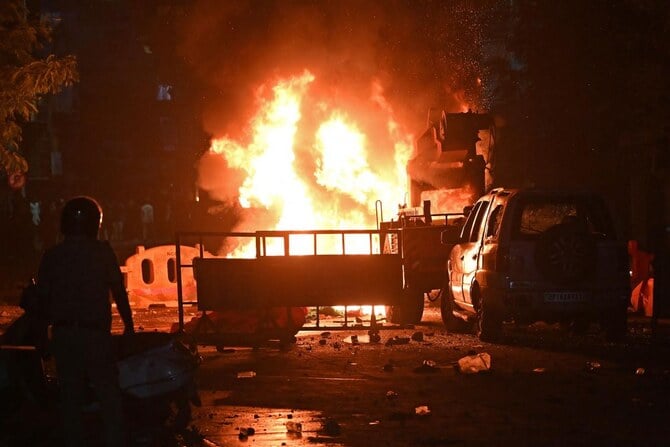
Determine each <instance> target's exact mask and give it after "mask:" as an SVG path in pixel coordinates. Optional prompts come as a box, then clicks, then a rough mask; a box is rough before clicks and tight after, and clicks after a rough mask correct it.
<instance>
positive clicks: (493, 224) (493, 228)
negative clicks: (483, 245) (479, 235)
mask: <svg viewBox="0 0 670 447" xmlns="http://www.w3.org/2000/svg"><path fill="white" fill-rule="evenodd" d="M502 209H503V206H502V205H501V204H498V206H496V207H495V208H494V209H493V211H491V215H490V216H489V220H488V223H487V224H486V234H485V235H484V238H485V239H487V238H497V237H498V231H499V230H500V221H501V217H502Z"/></svg>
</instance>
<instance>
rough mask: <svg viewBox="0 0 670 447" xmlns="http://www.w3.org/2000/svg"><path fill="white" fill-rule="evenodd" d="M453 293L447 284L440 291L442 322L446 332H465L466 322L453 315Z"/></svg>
mask: <svg viewBox="0 0 670 447" xmlns="http://www.w3.org/2000/svg"><path fill="white" fill-rule="evenodd" d="M454 305H455V304H454V295H452V293H451V287H450V286H449V285H448V284H447V285H446V286H444V287H443V288H442V290H441V291H440V314H441V316H442V323H444V327H445V328H447V331H448V332H451V333H460V332H466V330H467V327H466V326H467V325H466V322H465V321H464V320H463V319H462V318H459V317H457V316H456V315H454Z"/></svg>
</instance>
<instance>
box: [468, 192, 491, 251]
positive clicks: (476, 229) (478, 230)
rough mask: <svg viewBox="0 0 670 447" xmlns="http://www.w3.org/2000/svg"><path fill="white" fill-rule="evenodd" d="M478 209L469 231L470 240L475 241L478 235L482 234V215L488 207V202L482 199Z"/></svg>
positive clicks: (484, 214)
mask: <svg viewBox="0 0 670 447" xmlns="http://www.w3.org/2000/svg"><path fill="white" fill-rule="evenodd" d="M481 204H482V205H481V206H480V207H479V210H477V217H476V218H475V224H474V226H473V227H472V232H471V233H470V242H476V241H477V239H479V235H480V234H482V223H483V222H484V216H486V212H487V211H488V209H489V204H490V202H488V201H483V202H481Z"/></svg>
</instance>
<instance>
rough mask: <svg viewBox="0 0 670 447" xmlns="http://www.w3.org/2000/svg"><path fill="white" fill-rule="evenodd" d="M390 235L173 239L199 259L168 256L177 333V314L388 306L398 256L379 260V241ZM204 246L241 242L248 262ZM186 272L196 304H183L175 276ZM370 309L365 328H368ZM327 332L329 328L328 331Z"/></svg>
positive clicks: (398, 281) (395, 298) (397, 278)
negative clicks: (173, 269)
mask: <svg viewBox="0 0 670 447" xmlns="http://www.w3.org/2000/svg"><path fill="white" fill-rule="evenodd" d="M397 233H398V232H397V230H393V229H391V230H388V229H387V230H302V231H257V232H221V233H217V232H179V233H177V234H176V241H175V245H176V246H177V247H179V246H180V245H184V244H186V243H188V242H195V243H197V246H198V247H199V249H200V256H199V257H196V258H194V259H193V262H192V263H191V264H182V260H181V257H180V253H179V250H176V266H177V301H178V308H179V328H180V330H181V331H183V329H184V306H185V305H197V306H198V310H199V311H202V312H203V316H206V312H208V311H219V310H227V311H228V310H248V309H259V310H268V309H271V308H276V307H287V308H290V307H316V308H317V312H316V315H317V319H316V326H315V327H314V329H317V328H318V329H323V328H324V327H325V326H322V325H321V324H320V320H319V307H322V306H345V312H344V326H343V328H347V327H350V326H349V322H348V319H347V312H346V306H349V305H372V306H374V305H395V304H400V303H401V301H402V300H403V293H402V292H403V286H404V284H403V263H402V253H399V252H395V253H388V251H387V252H386V253H385V250H384V248H383V246H384V241H385V239H386V238H387V237H388V236H389V235H390V234H396V235H397ZM206 240H215V241H218V242H219V243H225V242H226V241H231V240H232V241H236V242H240V241H246V244H245V245H247V246H250V247H252V251H253V256H254V257H247V258H237V257H235V258H230V257H217V256H212V257H208V256H206V252H205V245H206V244H205V242H206ZM185 268H192V269H193V273H194V277H195V281H196V289H197V294H196V295H197V298H196V301H184V299H183V293H182V269H185ZM374 324H375V321H374V307H373V316H372V322H371V325H374ZM329 328H333V327H329Z"/></svg>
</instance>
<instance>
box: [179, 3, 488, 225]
mask: <svg viewBox="0 0 670 447" xmlns="http://www.w3.org/2000/svg"><path fill="white" fill-rule="evenodd" d="M467 5H468V2H465V1H461V2H449V3H448V4H442V2H428V1H394V0H388V1H350V0H343V1H329V0H325V1H293V0H283V1H268V0H263V1H260V0H259V1H252V0H249V1H235V2H219V1H216V0H202V1H198V2H196V3H195V4H194V6H193V8H191V9H190V10H189V13H188V15H187V17H186V19H185V20H184V23H183V26H182V32H181V42H182V43H181V44H180V46H179V51H180V54H181V55H182V57H183V58H184V59H185V60H186V61H187V63H188V64H189V65H190V67H191V68H192V70H193V71H194V72H195V73H196V74H197V76H198V77H199V79H200V81H201V82H202V83H203V84H205V86H206V88H205V92H206V93H205V95H204V98H203V100H202V101H203V105H204V110H205V112H204V126H205V129H206V130H207V131H208V132H209V133H210V134H211V135H213V140H212V147H211V149H210V151H209V152H208V153H207V154H205V155H204V156H203V158H202V159H201V160H200V162H199V186H200V188H202V189H203V190H205V191H207V192H208V193H209V194H210V196H211V197H212V198H214V199H216V200H220V201H223V202H231V203H238V204H239V205H240V206H242V207H243V208H248V209H250V210H254V209H264V210H269V211H272V213H271V214H272V215H273V217H270V218H268V217H267V216H265V217H264V218H261V220H262V219H267V221H266V222H260V223H259V221H258V220H259V219H258V213H251V214H255V215H256V218H255V219H252V220H253V223H250V224H249V225H256V226H257V228H258V226H259V225H263V226H264V227H265V228H273V227H274V226H273V225H272V222H273V221H274V224H275V226H277V227H279V228H281V227H282V226H283V227H286V228H289V227H296V225H297V227H296V228H305V227H313V228H314V227H323V226H324V225H326V224H328V225H327V226H328V227H336V226H338V225H345V224H347V223H348V224H349V225H346V226H349V227H351V226H352V225H357V226H367V227H369V226H370V224H371V222H370V216H374V207H375V201H376V200H382V201H383V203H384V206H386V207H387V208H386V209H387V210H388V209H389V207H395V206H396V205H397V204H399V203H401V202H402V200H403V193H404V192H406V190H407V185H406V183H405V181H406V179H405V178H404V176H405V172H404V169H405V168H404V163H406V161H407V159H408V158H409V157H410V156H411V150H412V145H413V138H414V136H415V135H416V134H418V133H420V132H422V131H423V130H425V126H426V116H427V111H428V109H429V108H430V107H439V108H443V109H445V110H450V111H454V112H460V111H464V108H467V107H468V106H469V107H473V108H476V107H475V105H476V101H477V99H476V98H477V88H478V85H479V78H478V76H479V75H480V73H477V68H476V57H475V56H476V52H477V50H478V42H479V40H480V38H481V37H480V35H479V32H478V28H477V26H476V22H477V20H476V17H477V11H472V10H470V9H469V6H467ZM466 19H467V20H466ZM298 197H300V198H301V199H297V198H298ZM326 208H327V209H328V210H327V211H328V212H326V213H322V211H325V209H326ZM311 212H316V214H309V213H311ZM261 214H262V213H261ZM247 215H250V213H247ZM315 215H325V216H326V217H323V220H324V221H319V220H318V218H315V220H313V221H311V222H310V221H309V220H310V219H311V217H310V216H312V217H313V216H315ZM326 221H327V222H326ZM249 229H253V228H249Z"/></svg>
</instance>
